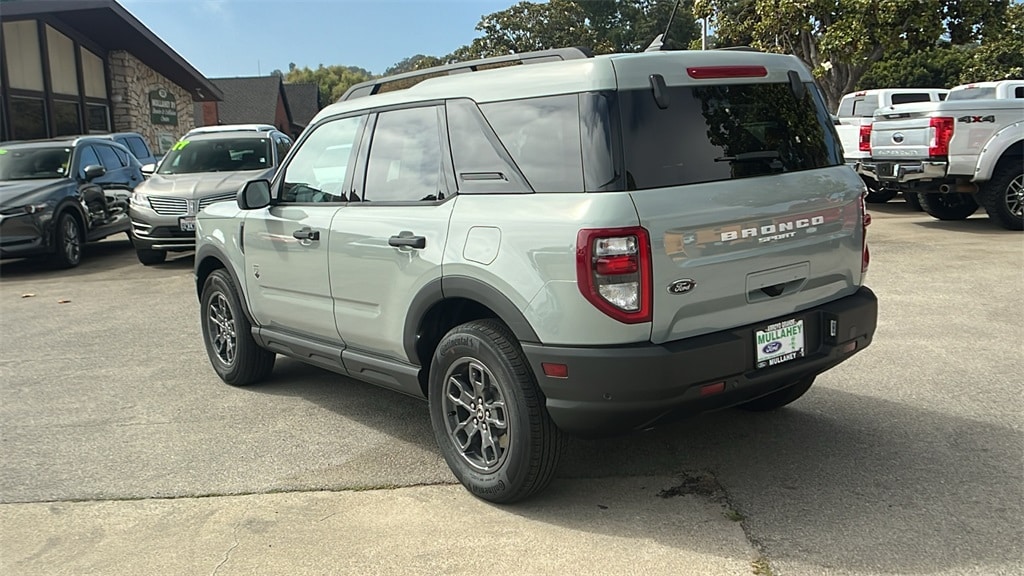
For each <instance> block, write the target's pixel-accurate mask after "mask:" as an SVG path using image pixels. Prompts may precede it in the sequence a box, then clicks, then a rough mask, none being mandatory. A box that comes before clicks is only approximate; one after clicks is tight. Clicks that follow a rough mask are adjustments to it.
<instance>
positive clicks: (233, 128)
mask: <svg viewBox="0 0 1024 576" xmlns="http://www.w3.org/2000/svg"><path fill="white" fill-rule="evenodd" d="M277 131H278V130H277V127H275V126H273V125H271V124H217V125H214V126H199V127H198V128H193V129H191V130H189V131H188V132H186V133H185V135H184V136H182V139H185V138H190V137H192V136H195V135H196V134H213V133H215V132H277Z"/></svg>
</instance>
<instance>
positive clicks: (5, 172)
mask: <svg viewBox="0 0 1024 576" xmlns="http://www.w3.org/2000/svg"><path fill="white" fill-rule="evenodd" d="M70 161H71V148H66V147H64V146H59V147H54V148H35V147H33V148H7V149H4V148H3V146H0V180H44V179H48V178H64V177H66V176H67V175H68V164H69V163H70Z"/></svg>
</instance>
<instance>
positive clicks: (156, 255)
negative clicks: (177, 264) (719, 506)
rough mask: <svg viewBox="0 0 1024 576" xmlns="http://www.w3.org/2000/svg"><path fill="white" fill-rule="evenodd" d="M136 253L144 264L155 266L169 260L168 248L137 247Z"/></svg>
mask: <svg viewBox="0 0 1024 576" xmlns="http://www.w3.org/2000/svg"><path fill="white" fill-rule="evenodd" d="M135 255H136V256H138V258H139V262H142V265H143V266H153V265H155V264H161V263H163V261H164V260H167V251H166V250H147V249H145V248H137V249H136V250H135Z"/></svg>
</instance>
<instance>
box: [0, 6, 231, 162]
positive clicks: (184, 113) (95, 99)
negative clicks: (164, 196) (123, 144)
mask: <svg viewBox="0 0 1024 576" xmlns="http://www.w3.org/2000/svg"><path fill="white" fill-rule="evenodd" d="M0 21H2V25H3V41H2V42H0V63H2V69H0V140H26V139H35V138H49V137H55V136H64V135H73V134H89V133H109V132H138V133H140V134H142V135H143V136H144V137H145V139H146V140H147V141H148V142H149V143H150V146H151V147H152V148H153V149H154V151H155V152H156V153H157V154H161V153H163V152H166V151H167V150H168V149H169V148H170V146H172V145H173V144H174V141H175V140H177V138H178V137H180V136H181V135H182V134H184V133H185V132H187V131H188V130H190V129H191V128H193V127H195V125H196V122H195V116H194V109H195V103H202V102H216V101H219V100H221V98H222V94H221V92H220V90H219V89H218V88H217V87H216V86H215V85H214V84H213V83H211V82H210V81H209V80H208V79H206V78H205V77H204V76H203V75H202V74H200V73H199V71H197V70H196V69H195V68H193V67H192V65H190V64H189V63H188V62H186V61H185V59H184V58H182V57H181V56H180V55H179V54H177V53H176V52H175V51H174V50H172V49H171V48H170V47H169V46H167V44H165V43H164V42H163V41H162V40H160V39H159V38H158V37H157V36H156V35H154V34H153V33H152V32H151V31H150V30H149V29H148V28H146V27H145V26H144V25H143V24H142V23H141V22H139V20H138V19H136V18H135V17H134V16H132V15H131V14H130V13H129V12H128V11H127V10H125V9H124V8H123V7H122V6H121V5H120V4H118V3H117V2H116V0H0Z"/></svg>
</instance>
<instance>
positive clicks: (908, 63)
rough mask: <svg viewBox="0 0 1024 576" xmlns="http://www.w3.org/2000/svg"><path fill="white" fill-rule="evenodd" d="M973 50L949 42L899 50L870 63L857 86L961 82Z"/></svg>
mask: <svg viewBox="0 0 1024 576" xmlns="http://www.w3.org/2000/svg"><path fill="white" fill-rule="evenodd" d="M971 54H972V50H971V48H970V47H968V46H950V45H949V44H943V45H940V46H936V47H935V48H931V49H928V50H913V51H911V50H899V51H896V52H894V53H892V54H890V55H888V56H886V57H885V58H884V59H882V60H881V61H879V62H876V63H875V64H874V65H873V66H871V68H870V69H869V70H868V71H867V72H866V73H865V74H864V75H863V76H862V77H861V79H860V80H859V81H858V82H857V88H856V89H857V90H869V89H871V88H894V87H901V88H949V87H951V86H955V85H957V84H959V83H960V76H961V74H962V73H963V70H964V68H965V67H966V66H967V65H968V63H969V62H970V61H971Z"/></svg>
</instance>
